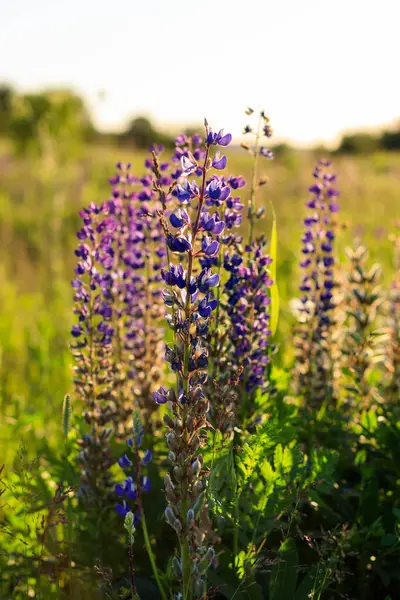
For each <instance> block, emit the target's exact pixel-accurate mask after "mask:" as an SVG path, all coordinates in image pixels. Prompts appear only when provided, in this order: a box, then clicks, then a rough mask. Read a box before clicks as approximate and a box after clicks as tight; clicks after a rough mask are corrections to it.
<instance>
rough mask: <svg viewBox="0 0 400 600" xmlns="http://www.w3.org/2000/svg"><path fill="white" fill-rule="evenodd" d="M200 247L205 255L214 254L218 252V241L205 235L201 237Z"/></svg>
mask: <svg viewBox="0 0 400 600" xmlns="http://www.w3.org/2000/svg"><path fill="white" fill-rule="evenodd" d="M201 249H202V250H203V252H204V254H206V255H207V256H215V255H216V254H218V252H219V243H218V242H217V240H213V239H212V238H209V237H208V236H207V235H206V236H204V237H203V240H202V243H201Z"/></svg>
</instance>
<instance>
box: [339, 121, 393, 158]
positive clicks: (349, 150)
mask: <svg viewBox="0 0 400 600" xmlns="http://www.w3.org/2000/svg"><path fill="white" fill-rule="evenodd" d="M379 150H387V151H389V152H390V151H396V150H397V151H399V150H400V122H399V123H397V125H395V126H394V127H393V128H392V129H391V130H387V131H383V132H382V133H379V134H375V135H374V134H372V133H366V132H358V133H351V134H346V135H344V136H343V137H342V139H341V142H340V144H339V147H338V149H337V152H338V153H340V154H371V153H372V152H378V151H379Z"/></svg>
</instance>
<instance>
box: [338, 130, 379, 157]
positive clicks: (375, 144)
mask: <svg viewBox="0 0 400 600" xmlns="http://www.w3.org/2000/svg"><path fill="white" fill-rule="evenodd" d="M377 150H379V138H378V137H377V136H374V135H372V134H370V133H361V132H360V133H353V134H348V135H345V136H343V137H342V140H341V142H340V145H339V148H338V150H337V152H338V153H341V154H370V153H371V152H376V151H377Z"/></svg>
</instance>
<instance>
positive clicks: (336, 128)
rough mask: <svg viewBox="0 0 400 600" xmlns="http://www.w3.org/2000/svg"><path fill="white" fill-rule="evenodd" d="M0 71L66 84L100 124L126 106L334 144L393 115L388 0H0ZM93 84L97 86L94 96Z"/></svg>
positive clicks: (393, 0)
mask: <svg viewBox="0 0 400 600" xmlns="http://www.w3.org/2000/svg"><path fill="white" fill-rule="evenodd" d="M0 5H1V8H0V15H1V18H0V56H1V60H0V82H1V81H6V82H8V83H11V84H12V85H14V86H15V87H16V89H17V90H20V91H25V90H36V89H40V88H43V87H59V86H61V87H71V88H72V89H74V90H75V91H76V92H78V93H80V94H82V95H83V96H84V98H85V99H86V101H87V102H88V105H89V106H90V108H91V109H92V111H93V114H94V119H95V123H96V125H97V126H98V127H100V128H101V129H104V130H113V129H118V128H122V127H123V126H124V125H126V123H127V120H128V119H129V118H131V117H132V116H136V115H143V114H144V115H147V116H149V117H151V119H152V120H153V121H154V122H155V123H156V124H157V125H158V126H160V127H164V128H172V127H173V128H174V129H176V128H178V129H179V127H183V126H184V125H186V124H198V123H202V121H203V118H204V116H206V117H207V119H208V121H209V123H210V125H211V126H212V127H213V128H215V129H217V128H221V127H223V128H224V129H225V130H226V131H230V132H232V133H233V134H234V135H235V136H238V135H240V132H241V129H242V127H243V125H244V124H245V122H246V117H245V116H244V113H243V111H244V108H245V107H246V106H252V107H254V108H259V109H261V108H262V109H265V111H266V113H267V114H268V115H269V116H270V118H271V125H272V126H273V129H274V134H275V136H276V139H277V140H286V139H287V140H289V141H291V142H294V143H297V144H302V145H306V144H311V143H325V144H329V143H332V142H334V141H335V140H336V139H337V138H338V135H339V134H340V132H343V131H345V130H352V129H357V128H376V127H379V126H382V125H386V124H390V123H393V122H394V121H396V120H397V119H399V118H400V77H399V74H398V73H399V59H400V56H399V54H400V52H399V34H398V27H399V23H400V1H399V0H331V1H326V0H302V1H301V0H199V1H197V0H185V1H183V0H147V2H144V1H138V0H114V1H110V0H13V1H12V2H6V0H1V3H0ZM99 92H101V94H99Z"/></svg>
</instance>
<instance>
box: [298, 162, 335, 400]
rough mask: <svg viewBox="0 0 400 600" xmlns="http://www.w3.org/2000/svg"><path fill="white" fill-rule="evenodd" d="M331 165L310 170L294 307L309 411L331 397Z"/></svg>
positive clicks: (300, 371) (302, 382) (301, 379)
mask: <svg viewBox="0 0 400 600" xmlns="http://www.w3.org/2000/svg"><path fill="white" fill-rule="evenodd" d="M330 165H331V162H330V161H327V160H320V161H319V163H318V165H317V166H316V168H315V170H314V173H313V175H314V178H315V180H316V181H315V183H314V184H313V185H312V186H311V187H310V188H309V192H310V194H311V197H310V199H309V200H308V202H307V204H306V206H307V208H308V209H309V210H310V213H309V214H308V215H307V217H306V218H305V219H304V226H305V231H304V234H303V237H302V239H301V241H302V244H303V246H302V254H303V260H302V261H301V263H300V267H301V269H302V271H303V275H302V279H301V284H300V288H299V289H300V292H301V294H302V295H301V297H300V301H299V303H298V307H297V311H296V312H297V317H298V320H299V322H300V324H299V326H298V327H297V329H296V339H295V344H296V366H295V377H296V381H297V384H296V385H297V390H298V392H299V393H300V394H302V395H303V396H306V401H307V404H308V405H309V406H311V405H313V406H318V405H319V404H320V403H321V402H322V401H323V400H324V399H326V400H328V399H329V398H330V397H331V396H332V377H331V372H332V357H331V354H330V335H331V328H332V325H333V316H332V315H333V308H334V300H333V290H334V287H335V281H334V263H335V259H334V255H333V249H334V240H335V232H334V218H333V217H334V215H335V214H336V213H337V211H338V210H339V206H338V203H337V197H338V195H339V192H338V191H337V189H336V188H335V187H334V185H333V184H334V183H335V181H336V176H335V175H334V174H332V173H331V172H330V170H329V167H330Z"/></svg>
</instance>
